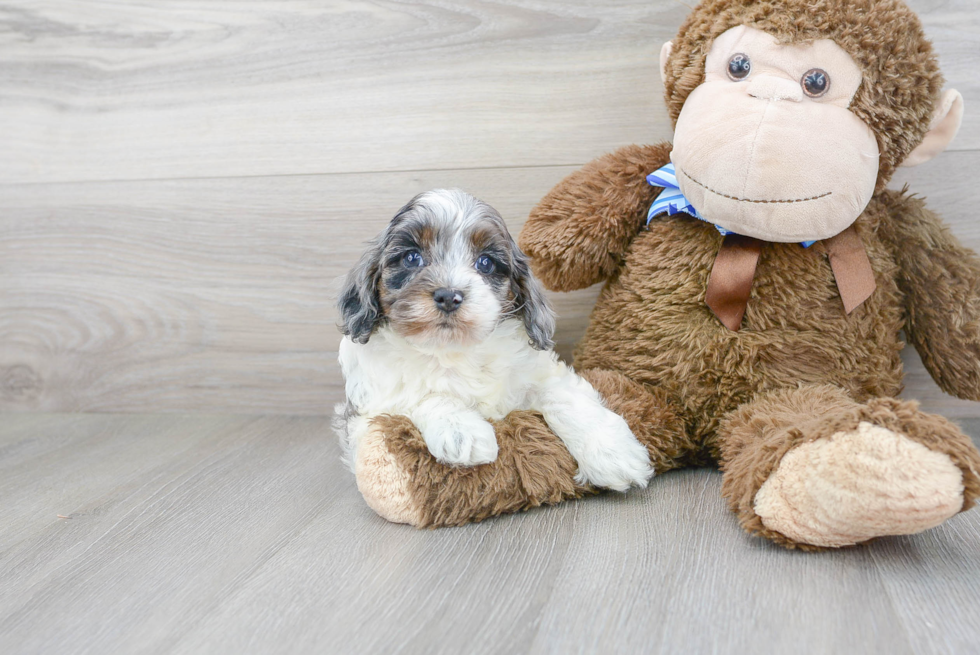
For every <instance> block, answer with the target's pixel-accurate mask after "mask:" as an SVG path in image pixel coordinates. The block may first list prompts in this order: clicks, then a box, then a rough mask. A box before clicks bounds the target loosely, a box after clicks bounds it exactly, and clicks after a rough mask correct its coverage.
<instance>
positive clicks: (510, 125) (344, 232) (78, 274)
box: [0, 0, 980, 416]
mask: <svg viewBox="0 0 980 655" xmlns="http://www.w3.org/2000/svg"><path fill="white" fill-rule="evenodd" d="M910 4H912V6H913V7H914V8H915V9H916V10H918V11H919V12H920V14H921V16H922V18H923V21H924V23H925V25H926V29H927V30H928V32H929V34H930V35H931V36H932V38H934V40H935V41H936V46H937V49H938V51H939V54H940V57H941V59H942V63H943V65H944V68H945V70H946V71H947V77H948V78H949V82H950V85H951V86H956V87H958V88H960V89H961V91H963V92H964V94H965V96H966V99H967V104H968V106H970V105H971V104H976V103H975V102H974V99H976V100H980V83H978V81H977V80H978V78H977V77H976V75H975V74H974V73H975V71H976V69H977V66H978V65H980V55H978V54H977V53H978V52H980V48H977V47H975V46H977V45H980V9H977V8H976V7H975V6H974V5H973V4H971V3H970V2H968V1H967V0H953V1H943V2H940V1H938V0H916V1H915V2H912V3H910ZM686 12H687V9H686V7H684V5H683V4H682V3H678V2H676V0H652V1H650V2H645V3H631V2H626V1H617V2H614V3H602V4H599V3H588V2H564V3H562V2H544V3H540V2H529V1H521V2H514V1H507V2H502V3H485V2H477V1H476V0H458V1H454V2H448V3H442V2H440V3H400V2H382V3H376V2H375V3H369V2H352V1H347V2H345V1H342V0H331V1H330V2H323V3H320V2H301V1H298V0H290V1H288V2H217V1H212V0H208V1H204V2H194V3H192V4H188V3H186V2H177V1H169V2H148V1H147V0H143V1H140V2H130V3H123V4H119V3H115V2H108V1H100V2H89V3H84V4H78V3H74V2H69V1H68V0H57V1H56V0H44V1H42V2H3V1H2V0H0V51H2V52H3V57H2V59H3V61H2V62H0V144H2V145H0V181H2V183H0V411H100V412H104V411H125V412H153V411H174V412H181V411H219V412H248V413H286V414H323V413H328V412H329V411H330V407H331V405H332V404H333V403H334V402H336V401H337V400H338V399H339V396H340V392H341V380H340V376H339V372H338V369H337V366H336V362H335V360H336V348H337V343H338V339H339V335H338V332H337V330H336V327H335V326H336V322H337V321H336V316H335V314H334V311H333V298H334V296H335V295H336V292H337V288H338V278H339V277H340V276H341V275H342V273H343V272H344V271H345V270H347V268H348V267H349V266H350V265H351V264H352V263H353V261H354V260H355V258H356V256H357V255H358V254H359V252H360V251H361V249H362V248H363V244H364V242H365V241H366V240H367V239H368V238H370V237H371V236H373V235H374V234H376V233H377V232H378V231H379V230H380V229H381V227H382V226H383V225H384V223H385V222H386V221H387V220H388V218H389V217H390V216H391V215H392V214H393V213H394V211H395V210H396V208H398V207H399V206H401V205H402V204H403V203H404V202H405V201H406V200H407V199H408V198H410V197H411V196H413V195H414V194H416V193H418V192H419V191H423V190H425V189H428V188H432V187H437V186H458V187H462V188H464V189H466V190H468V191H470V192H472V193H474V194H476V195H479V196H481V197H483V198H485V199H486V200H487V201H489V202H490V203H491V204H493V205H494V206H496V207H497V208H498V209H499V210H500V211H501V212H502V213H503V215H504V216H505V217H506V218H507V220H508V223H509V225H510V226H511V229H512V231H513V232H515V233H517V232H518V231H519V230H520V226H521V224H522V223H523V220H524V218H525V217H526V215H527V213H528V211H529V210H530V208H531V207H532V206H533V205H534V204H535V203H536V202H537V201H538V200H539V199H540V198H541V197H542V196H543V195H544V194H545V193H546V192H547V191H548V190H549V189H550V188H551V187H552V186H553V185H554V184H555V183H556V182H558V181H559V180H560V179H561V178H562V177H563V176H564V175H566V174H567V173H569V172H570V171H572V170H574V169H575V168H576V167H577V166H578V165H581V164H582V163H584V162H585V161H587V160H588V159H590V158H592V157H594V156H595V155H597V154H600V153H602V152H605V151H608V150H611V149H613V148H615V147H617V146H619V145H622V144H624V143H631V142H652V141H656V140H659V139H662V138H667V137H669V135H670V130H669V125H668V124H667V123H666V113H665V110H664V108H663V106H662V101H661V99H660V94H661V89H660V87H659V81H658V76H657V74H656V62H655V59H656V56H657V53H658V51H659V43H660V42H661V41H662V40H664V39H666V38H669V37H670V36H671V35H672V34H673V33H674V32H675V31H676V29H677V27H678V25H679V24H680V21H681V20H682V19H683V17H684V15H685V14H686ZM978 116H980V114H978V113H977V112H970V111H968V113H967V120H966V123H965V125H964V128H963V130H962V132H961V134H960V135H959V137H958V139H957V141H956V142H955V144H956V145H955V147H956V148H959V149H960V150H959V151H954V152H950V153H946V154H944V155H942V156H941V157H939V158H938V159H937V160H936V161H934V162H931V163H929V164H927V165H925V166H923V167H921V168H920V169H913V170H903V171H901V172H900V174H899V176H898V178H897V180H896V182H895V185H896V186H897V185H900V184H902V183H903V182H906V181H907V182H909V183H910V184H911V188H912V189H913V191H915V192H917V193H920V194H923V195H926V196H928V197H929V198H930V204H931V205H932V206H933V207H936V208H937V209H939V210H940V211H941V213H942V214H943V215H944V216H945V217H946V218H947V220H948V221H949V222H950V224H951V225H952V227H953V230H954V231H955V232H956V233H957V234H958V235H960V237H961V238H963V240H964V241H965V242H966V243H968V244H969V245H971V246H973V247H974V248H978V247H980V227H978V222H977V221H976V220H975V208H976V207H977V206H978V204H980V187H978V186H977V185H976V184H974V183H973V177H974V176H973V171H976V170H978V168H980V154H978V150H977V148H978V147H980V123H978V122H977V121H978V120H980V119H978V118H977V117H978ZM358 171H363V172H358ZM310 172H313V173H327V174H313V175H304V174H300V173H310ZM170 178H179V179H170ZM60 180H65V181H67V182H60ZM597 293H598V289H596V288H593V289H589V290H585V291H582V292H578V293H574V294H562V295H558V296H555V295H552V300H553V301H554V303H555V305H556V308H557V310H558V313H559V316H560V320H559V332H558V335H557V340H558V346H557V349H558V351H559V353H561V354H562V355H563V356H565V357H566V358H567V357H568V356H569V355H570V352H571V349H572V345H573V344H574V342H575V341H576V340H577V339H578V338H579V337H580V336H581V334H582V333H583V331H584V329H585V325H586V324H587V320H588V314H589V311H590V309H591V306H592V303H593V302H594V300H595V298H596V295H597ZM907 362H908V366H909V376H908V385H907V391H906V395H907V396H909V397H918V398H922V399H923V401H924V403H925V405H926V407H927V408H929V409H935V410H937V411H943V412H945V413H948V414H950V415H953V416H977V415H980V405H978V404H976V403H964V402H960V401H956V400H955V399H951V398H949V397H947V396H944V395H943V394H942V393H941V392H940V391H939V390H938V388H937V387H936V386H935V385H934V384H933V383H932V381H931V380H930V379H929V378H928V374H927V373H926V372H925V371H924V369H923V368H922V366H921V363H919V362H918V359H917V357H916V356H915V354H914V353H908V357H907Z"/></svg>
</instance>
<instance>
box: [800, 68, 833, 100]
mask: <svg viewBox="0 0 980 655" xmlns="http://www.w3.org/2000/svg"><path fill="white" fill-rule="evenodd" d="M800 84H802V85H803V92H804V93H806V94H807V95H808V96H810V97H811V98H819V97H820V96H822V95H823V94H825V93H827V89H829V88H830V76H829V75H827V72H826V71H822V70H820V69H819V68H814V69H812V70H808V71H807V72H806V73H804V74H803V79H802V80H800Z"/></svg>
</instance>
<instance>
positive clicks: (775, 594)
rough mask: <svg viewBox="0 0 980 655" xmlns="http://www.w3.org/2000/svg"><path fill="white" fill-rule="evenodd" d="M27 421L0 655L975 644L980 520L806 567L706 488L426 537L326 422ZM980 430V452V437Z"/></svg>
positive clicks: (3, 545)
mask: <svg viewBox="0 0 980 655" xmlns="http://www.w3.org/2000/svg"><path fill="white" fill-rule="evenodd" d="M13 419H14V420H13V421H11V422H10V423H2V424H0V444H4V445H9V444H16V443H21V442H22V441H23V439H24V438H25V436H26V435H29V434H30V433H31V432H36V433H37V434H38V435H40V437H39V438H44V439H50V438H54V439H55V440H56V439H57V438H58V436H59V435H63V436H64V448H63V449H62V450H63V452H60V453H59V452H58V449H56V448H55V449H51V448H45V449H42V450H40V451H37V452H36V456H35V457H33V458H32V457H30V456H28V455H27V454H26V453H24V452H23V451H20V454H17V453H16V452H14V451H11V450H8V449H6V448H4V447H2V446H0V469H2V470H5V471H11V470H12V471H14V475H15V477H14V478H6V477H4V478H2V479H0V508H5V509H6V508H10V507H12V506H14V505H16V506H18V511H20V512H21V513H22V515H23V516H29V515H31V514H35V515H37V516H39V517H43V520H34V521H26V522H25V521H15V522H14V523H10V522H8V521H7V520H6V518H4V520H0V650H2V651H3V652H5V653H18V654H21V653H51V652H57V653H64V654H65V655H69V654H73V653H87V652H135V651H139V652H156V653H164V652H166V653H191V652H208V653H241V652H263V653H266V652H268V653H280V652H394V651H398V652H403V653H440V652H446V653H449V652H473V653H515V652H569V651H573V652H595V651H596V650H602V651H608V652H643V653H676V652H713V651H719V652H745V653H749V652H751V653H776V652H786V651H787V650H792V651H794V652H802V653H810V652H812V653H825V652H851V651H855V652H858V651H859V652H872V651H873V652H879V651H880V652H894V653H910V652H916V653H929V652H964V651H963V648H962V647H966V648H967V649H968V648H969V646H970V645H971V644H974V643H976V642H977V641H978V639H980V625H978V622H977V620H976V617H975V616H973V614H975V613H973V612H972V608H974V607H975V606H976V604H977V602H980V588H978V587H977V585H976V584H974V581H975V580H976V577H977V575H978V573H980V569H978V566H980V562H978V561H977V559H976V557H975V556H974V554H975V553H976V552H977V549H978V548H980V512H978V511H976V510H974V511H971V512H967V513H964V514H961V515H959V516H957V517H954V518H953V519H952V520H951V521H949V522H948V523H947V524H945V525H944V526H942V527H940V528H938V529H936V530H932V531H928V532H926V533H923V534H921V535H916V536H912V537H903V538H895V539H887V540H883V541H881V542H878V543H876V544H873V545H871V546H869V547H865V548H854V549H847V550H843V551H839V552H832V553H820V554H806V553H799V552H790V551H785V550H783V549H781V548H779V547H776V546H772V545H770V544H768V543H767V542H764V541H762V540H760V539H755V538H751V537H748V536H746V535H744V534H743V533H742V532H741V531H740V529H739V528H738V526H737V523H736V521H735V519H734V517H733V516H732V515H730V514H729V512H728V511H727V509H726V508H725V505H724V502H723V501H722V499H721V498H720V496H719V491H720V474H719V473H717V472H716V471H712V470H707V469H702V470H684V471H675V472H671V473H668V474H665V475H662V476H660V477H659V478H656V479H655V480H654V481H653V483H652V484H651V486H650V488H648V489H647V490H644V491H640V492H635V493H630V494H627V495H619V494H606V495H603V496H599V497H596V498H589V499H585V500H582V501H579V502H573V503H565V504H563V505H561V506H558V507H554V508H540V509H538V510H534V511H531V512H528V513H526V514H521V515H516V516H508V517H501V518H499V519H494V520H490V521H487V522H484V523H482V524H479V525H471V526H467V527H464V528H454V529H444V530H434V531H428V530H414V529H412V528H409V527H406V526H400V525H395V524H391V523H387V522H386V521H384V520H382V519H380V518H379V517H377V516H376V515H374V514H373V513H372V512H371V510H370V509H368V508H367V506H366V505H365V504H364V502H363V500H362V499H361V498H360V496H359V494H358V492H357V489H356V487H355V485H354V481H353V477H352V475H351V473H350V472H349V471H348V470H346V469H344V468H343V466H342V465H341V463H340V461H339V447H338V445H337V443H336V441H335V439H334V438H333V437H332V435H329V434H328V421H327V419H326V418H322V417H312V418H297V417H266V418H257V419H256V418H247V417H235V416H195V417H175V416H170V415H157V416H114V415H83V416H78V415H61V416H52V415H37V414H34V415H22V416H15V417H13ZM32 425H33V427H34V429H33V430H32V429H31V428H32ZM8 426H9V427H8ZM967 428H968V430H969V431H970V432H971V434H973V435H974V438H975V440H976V441H978V442H980V420H974V421H970V422H968V423H967ZM10 458H14V459H15V460H16V461H15V462H14V463H13V466H7V465H8V464H9V463H10V462H9V461H8V460H9V459H10ZM32 471H34V472H36V475H35V476H33V477H32V475H31V472H32ZM86 472H87V474H86ZM49 488H50V489H51V491H50V492H49V491H48V489H49ZM66 510H67V511H66ZM55 513H65V514H66V515H70V516H71V517H72V518H71V519H68V520H58V519H55V518H54V514H55Z"/></svg>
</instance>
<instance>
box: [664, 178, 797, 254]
mask: <svg viewBox="0 0 980 655" xmlns="http://www.w3.org/2000/svg"><path fill="white" fill-rule="evenodd" d="M647 182H648V183H649V184H650V186H659V187H663V189H664V190H663V191H661V192H660V195H659V196H657V199H656V200H654V201H653V204H652V205H650V211H649V212H647V225H649V224H650V221H652V220H653V217H654V216H656V215H657V214H662V213H664V212H667V215H668V216H673V215H674V214H680V213H681V212H683V213H685V214H690V215H691V216H693V217H694V218H697V219H700V220H702V221H704V222H705V223H711V221H709V220H708V219H706V218H705V217H704V216H702V215H701V214H699V213H698V210H697V209H695V208H694V205H692V204H691V202H690V201H689V200H688V199H687V198H686V197H685V196H684V194H683V193H681V190H680V187H678V186H677V175H676V173H675V172H674V165H673V164H667V165H666V166H664V167H663V168H660V169H657V170H655V171H654V172H652V173H650V174H649V175H647ZM712 225H714V223H712ZM715 229H716V230H718V231H719V232H720V233H721V234H722V236H728V235H729V234H735V233H734V232H732V231H731V230H726V229H725V228H723V227H722V226H720V225H715ZM814 243H816V241H802V242H800V245H801V246H803V247H804V248H809V247H810V246H812V245H813V244H814Z"/></svg>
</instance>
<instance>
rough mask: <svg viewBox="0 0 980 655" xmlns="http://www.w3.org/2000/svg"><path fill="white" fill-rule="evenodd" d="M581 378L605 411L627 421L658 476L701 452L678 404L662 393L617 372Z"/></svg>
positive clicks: (594, 370) (601, 371)
mask: <svg viewBox="0 0 980 655" xmlns="http://www.w3.org/2000/svg"><path fill="white" fill-rule="evenodd" d="M578 374H579V375H581V376H582V377H583V378H585V379H586V380H588V381H589V384H591V385H592V386H593V388H595V390H596V391H598V392H599V395H600V396H602V399H603V401H605V403H606V407H608V408H609V409H610V410H612V411H614V412H616V413H617V414H619V415H620V416H622V417H623V418H624V419H626V423H627V424H628V425H629V426H630V430H632V431H633V434H634V435H635V436H636V438H637V439H638V440H639V441H640V443H642V444H643V445H644V446H646V448H647V452H648V453H649V454H650V463H651V464H652V465H653V468H654V470H655V471H656V472H657V473H663V472H664V471H669V470H670V469H674V468H678V467H680V466H684V465H685V464H686V463H688V461H689V459H690V457H691V455H692V454H694V453H697V452H698V451H699V450H700V445H699V444H696V443H694V441H692V440H691V439H690V438H689V437H688V435H687V431H686V430H685V426H684V421H683V419H682V418H681V414H680V409H679V408H678V407H677V404H676V403H675V402H673V400H672V399H671V398H670V397H669V395H668V394H667V393H665V392H664V391H662V390H661V389H648V388H647V387H644V386H643V385H641V384H639V383H638V382H634V381H633V380H631V379H630V378H628V377H626V376H625V375H623V374H622V373H619V372H617V371H609V370H605V369H600V368H592V369H588V370H584V371H579V372H578Z"/></svg>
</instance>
